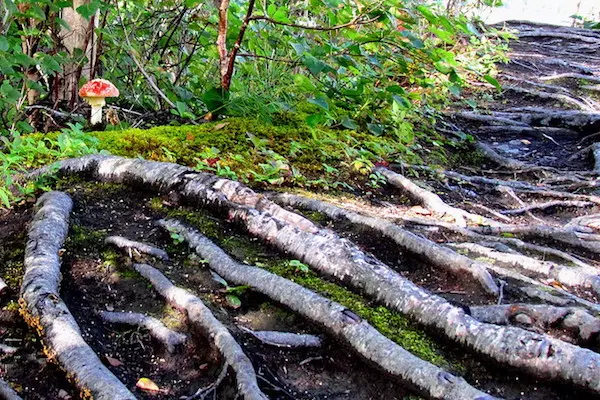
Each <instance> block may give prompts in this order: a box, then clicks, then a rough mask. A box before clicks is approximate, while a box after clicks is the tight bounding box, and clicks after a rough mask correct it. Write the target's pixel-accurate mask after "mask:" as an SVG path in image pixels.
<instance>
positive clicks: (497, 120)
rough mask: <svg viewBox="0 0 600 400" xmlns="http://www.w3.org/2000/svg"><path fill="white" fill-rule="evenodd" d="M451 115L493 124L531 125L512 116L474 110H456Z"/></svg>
mask: <svg viewBox="0 0 600 400" xmlns="http://www.w3.org/2000/svg"><path fill="white" fill-rule="evenodd" d="M450 115H451V116H454V117H458V118H462V119H466V120H470V121H476V122H484V123H491V124H493V125H515V126H522V127H525V128H527V127H529V126H528V125H527V124H526V123H524V122H519V121H515V120H513V119H510V118H503V117H494V116H492V115H487V114H479V113H475V112H472V111H459V112H456V113H453V114H450Z"/></svg>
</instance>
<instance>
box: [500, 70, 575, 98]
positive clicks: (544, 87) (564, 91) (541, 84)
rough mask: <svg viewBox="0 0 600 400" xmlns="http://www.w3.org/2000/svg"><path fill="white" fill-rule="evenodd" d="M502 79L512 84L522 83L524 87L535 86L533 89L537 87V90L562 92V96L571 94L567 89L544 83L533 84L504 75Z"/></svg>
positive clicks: (532, 82)
mask: <svg viewBox="0 0 600 400" xmlns="http://www.w3.org/2000/svg"><path fill="white" fill-rule="evenodd" d="M502 77H503V78H504V79H508V80H509V81H513V82H521V83H524V84H526V85H530V86H535V87H539V88H542V89H549V90H555V91H557V92H562V93H564V94H571V93H570V92H569V90H568V89H566V88H564V87H562V86H556V85H548V84H546V83H539V82H534V81H530V80H527V79H522V78H517V77H516V76H512V75H506V74H502Z"/></svg>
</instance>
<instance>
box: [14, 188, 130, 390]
mask: <svg viewBox="0 0 600 400" xmlns="http://www.w3.org/2000/svg"><path fill="white" fill-rule="evenodd" d="M37 204H38V206H40V207H41V208H40V209H39V210H38V211H37V213H36V215H35V217H34V220H33V223H32V225H31V227H30V228H29V234H28V239H27V245H26V248H25V274H24V276H23V284H22V286H21V300H20V303H21V306H22V313H23V316H24V318H25V320H26V321H27V323H28V324H29V325H30V326H32V327H33V328H35V329H36V330H37V331H38V333H39V334H40V335H41V336H42V337H43V339H44V342H45V344H46V347H47V349H48V350H47V351H48V353H49V354H48V355H49V357H50V358H55V359H56V361H57V362H58V364H59V365H60V366H61V367H62V368H63V369H64V370H65V371H66V372H67V374H68V375H69V376H71V377H72V379H73V382H74V384H75V385H76V386H77V387H78V388H79V389H80V390H81V391H82V392H83V393H91V395H93V396H94V398H95V399H102V400H111V399H112V400H114V399H119V400H121V399H135V396H133V394H131V392H130V391H129V390H128V389H127V388H126V387H125V386H124V385H123V384H122V383H121V382H120V381H119V380H118V379H117V378H116V377H115V376H114V375H113V374H112V373H111V372H110V371H109V370H108V369H107V368H106V367H105V366H104V365H103V364H102V362H101V361H100V359H99V358H98V357H97V356H96V354H95V353H94V351H93V350H92V349H91V348H90V347H89V346H88V345H87V343H85V341H84V340H83V338H82V337H81V332H80V330H79V326H78V325H77V322H75V319H74V318H73V316H72V315H71V313H70V312H69V310H68V308H67V306H66V305H65V303H63V301H62V300H61V299H60V296H59V285H60V281H61V273H60V259H59V255H58V254H59V250H60V249H61V247H62V244H63V242H64V240H65V237H66V235H67V232H68V230H69V213H70V212H71V208H72V201H71V199H70V198H69V196H67V195H66V194H64V193H61V192H48V193H46V194H44V195H42V196H41V197H40V198H39V200H38V203H37Z"/></svg>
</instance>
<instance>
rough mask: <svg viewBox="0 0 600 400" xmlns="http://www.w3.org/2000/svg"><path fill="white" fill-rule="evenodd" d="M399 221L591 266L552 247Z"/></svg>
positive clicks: (421, 220) (424, 222)
mask: <svg viewBox="0 0 600 400" xmlns="http://www.w3.org/2000/svg"><path fill="white" fill-rule="evenodd" d="M401 220H402V221H404V222H405V223H409V224H417V225H424V226H436V227H439V228H443V229H445V230H447V231H449V232H452V233H455V234H458V235H460V236H462V237H463V238H464V239H472V240H476V241H479V242H481V241H495V242H499V243H502V244H506V245H510V246H512V247H514V248H517V249H520V250H523V251H527V252H534V253H537V254H540V255H542V256H544V257H545V256H549V255H550V256H553V257H556V258H560V259H563V260H565V261H568V262H570V263H573V264H574V265H577V266H579V267H583V268H591V266H590V265H589V264H587V263H585V262H583V261H581V260H580V259H579V258H577V257H575V256H573V255H571V254H568V253H566V252H564V251H561V250H558V249H555V248H553V247H547V246H540V245H537V244H533V243H527V242H524V241H522V240H520V239H517V238H510V237H502V236H499V237H491V236H486V235H483V234H480V233H476V232H473V231H471V230H469V229H466V228H461V227H458V226H455V225H453V224H449V223H446V222H441V221H434V220H430V219H425V218H414V217H411V218H408V217H403V218H401Z"/></svg>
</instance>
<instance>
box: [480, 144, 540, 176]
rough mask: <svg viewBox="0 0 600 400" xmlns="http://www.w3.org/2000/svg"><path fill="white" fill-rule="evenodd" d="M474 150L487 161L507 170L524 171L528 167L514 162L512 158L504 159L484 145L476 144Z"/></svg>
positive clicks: (522, 163)
mask: <svg viewBox="0 0 600 400" xmlns="http://www.w3.org/2000/svg"><path fill="white" fill-rule="evenodd" d="M475 148H476V149H477V150H479V152H480V153H481V154H482V155H483V156H484V157H485V158H487V159H489V160H491V161H493V162H495V163H496V164H498V165H499V166H501V167H504V168H508V169H510V170H524V169H528V168H529V167H530V166H529V165H527V164H526V163H524V162H522V161H519V160H515V159H512V158H508V157H505V156H503V155H500V154H499V153H498V152H497V151H496V150H494V149H492V148H491V147H490V146H488V145H487V144H485V143H482V142H476V143H475Z"/></svg>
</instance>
